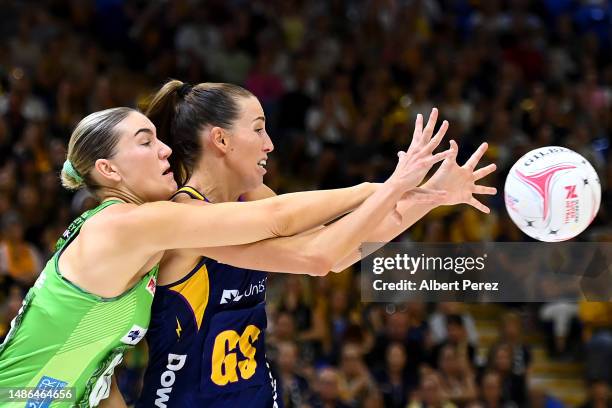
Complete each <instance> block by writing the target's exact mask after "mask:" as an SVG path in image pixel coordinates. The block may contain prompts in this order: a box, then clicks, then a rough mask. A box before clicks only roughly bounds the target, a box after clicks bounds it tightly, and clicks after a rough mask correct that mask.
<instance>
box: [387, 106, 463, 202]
mask: <svg viewBox="0 0 612 408" xmlns="http://www.w3.org/2000/svg"><path fill="white" fill-rule="evenodd" d="M437 119H438V109H436V108H433V109H432V110H431V114H430V115H429V120H428V121H427V125H426V126H425V129H423V115H421V114H418V115H417V118H416V122H415V126H414V134H413V136H412V142H411V143H410V146H409V147H408V150H407V151H405V152H403V151H402V152H399V153H398V156H399V160H398V163H397V167H396V168H395V171H394V172H393V174H392V175H391V177H390V178H389V181H393V182H397V183H399V185H400V187H401V189H402V190H403V191H409V190H411V189H413V188H415V187H416V186H418V185H419V184H420V183H421V181H423V178H425V176H426V175H427V172H428V171H429V169H431V167H432V166H433V165H434V164H436V163H437V162H439V161H442V160H444V159H446V158H448V157H449V156H450V155H451V154H452V153H453V152H452V149H448V150H446V151H444V152H441V153H437V154H432V153H433V151H434V150H435V149H436V147H438V145H439V144H440V142H441V141H442V138H443V137H444V135H445V134H446V131H447V130H448V122H447V121H446V120H445V121H444V122H443V123H442V126H441V127H440V130H438V132H437V133H436V134H435V136H433V137H432V135H433V131H434V128H435V126H436V120H437Z"/></svg>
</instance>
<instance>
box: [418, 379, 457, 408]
mask: <svg viewBox="0 0 612 408" xmlns="http://www.w3.org/2000/svg"><path fill="white" fill-rule="evenodd" d="M456 407H457V405H455V404H453V403H452V402H451V401H450V400H449V398H448V396H447V395H446V394H445V393H444V390H443V389H442V386H441V384H440V378H439V377H438V374H436V373H435V372H429V373H427V374H425V375H424V376H423V378H422V379H421V385H420V387H419V390H418V393H415V394H414V395H413V399H412V401H410V403H409V404H408V407H407V408H456Z"/></svg>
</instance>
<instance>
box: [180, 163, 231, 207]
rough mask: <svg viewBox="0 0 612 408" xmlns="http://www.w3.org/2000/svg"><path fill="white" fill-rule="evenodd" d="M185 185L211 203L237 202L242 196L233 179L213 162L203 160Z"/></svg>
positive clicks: (223, 168)
mask: <svg viewBox="0 0 612 408" xmlns="http://www.w3.org/2000/svg"><path fill="white" fill-rule="evenodd" d="M186 184H187V185H188V186H191V187H193V188H195V189H196V190H198V191H199V192H200V193H202V194H203V195H204V196H205V197H206V198H207V199H208V201H210V202H211V203H225V202H229V201H237V200H238V198H239V197H240V194H242V192H241V191H240V188H239V187H238V183H237V182H236V180H235V177H233V176H232V174H231V173H230V172H229V171H228V169H227V168H225V167H224V166H222V165H220V164H218V163H215V162H214V160H210V161H207V160H203V163H201V165H200V166H198V167H197V168H196V170H195V171H194V172H193V174H192V176H191V178H190V179H189V180H188V181H187V183H186Z"/></svg>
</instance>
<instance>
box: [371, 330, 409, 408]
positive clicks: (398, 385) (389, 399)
mask: <svg viewBox="0 0 612 408" xmlns="http://www.w3.org/2000/svg"><path fill="white" fill-rule="evenodd" d="M406 354H407V353H406V348H405V347H404V344H403V343H401V342H393V343H390V344H389V346H388V347H387V352H386V356H385V362H386V365H385V368H384V369H382V370H379V371H378V373H377V376H376V377H377V380H378V387H379V389H380V391H381V393H382V396H383V401H384V406H385V407H389V408H404V407H405V406H406V404H407V402H408V394H409V392H410V391H412V390H413V388H415V387H416V385H417V384H416V383H415V382H414V381H413V380H411V379H410V377H409V373H408V370H407V364H406V362H407V357H406Z"/></svg>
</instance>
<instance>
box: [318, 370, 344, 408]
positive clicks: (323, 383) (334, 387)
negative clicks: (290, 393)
mask: <svg viewBox="0 0 612 408" xmlns="http://www.w3.org/2000/svg"><path fill="white" fill-rule="evenodd" d="M314 390H315V393H314V396H313V397H312V398H311V400H310V406H311V407H312V408H350V406H349V405H346V404H345V403H343V402H342V400H341V398H340V386H339V379H338V371H337V370H336V369H335V368H332V367H325V368H322V369H320V370H319V372H318V373H317V378H316V382H315V387H314Z"/></svg>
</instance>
